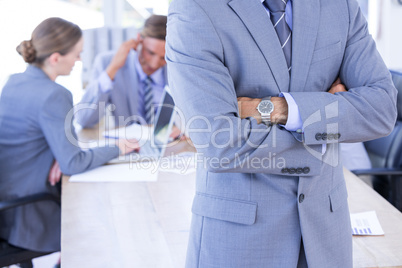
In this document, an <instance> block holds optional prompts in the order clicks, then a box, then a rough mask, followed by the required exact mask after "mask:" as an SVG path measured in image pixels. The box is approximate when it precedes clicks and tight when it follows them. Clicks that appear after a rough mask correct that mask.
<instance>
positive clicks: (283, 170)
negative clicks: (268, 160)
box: [281, 168, 289, 173]
mask: <svg viewBox="0 0 402 268" xmlns="http://www.w3.org/2000/svg"><path fill="white" fill-rule="evenodd" d="M281 172H282V173H288V172H289V170H288V169H287V168H282V170H281Z"/></svg>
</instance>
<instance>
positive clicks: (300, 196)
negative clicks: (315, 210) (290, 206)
mask: <svg viewBox="0 0 402 268" xmlns="http://www.w3.org/2000/svg"><path fill="white" fill-rule="evenodd" d="M303 201H304V194H300V195H299V203H303Z"/></svg>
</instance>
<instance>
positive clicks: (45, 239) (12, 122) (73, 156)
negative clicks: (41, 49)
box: [0, 66, 119, 251]
mask: <svg viewBox="0 0 402 268" xmlns="http://www.w3.org/2000/svg"><path fill="white" fill-rule="evenodd" d="M72 108H73V101H72V96H71V93H70V92H69V91H68V90H67V89H65V88H64V87H62V86H60V85H58V84H56V83H55V82H53V81H51V80H50V79H49V78H48V77H47V76H46V74H45V73H44V72H43V71H42V70H41V69H39V68H37V67H34V66H29V67H28V68H27V70H26V71H25V72H24V73H21V74H15V75H12V76H11V77H10V79H9V80H8V82H7V84H6V85H5V86H4V88H3V91H2V95H1V98H0V129H1V131H0V199H1V200H8V199H12V198H16V197H21V196H26V195H30V194H35V193H44V192H48V193H51V194H54V195H59V194H60V193H59V192H58V190H57V189H56V187H54V186H51V185H50V184H49V183H48V181H47V178H48V174H49V170H50V167H51V165H52V163H53V161H54V159H56V160H57V161H58V162H59V164H60V168H61V171H62V172H63V173H64V174H67V175H72V174H76V173H80V172H83V171H85V170H88V169H91V168H94V167H97V166H100V165H102V164H104V163H105V162H107V161H109V160H110V159H112V158H114V157H117V156H118V154H119V149H118V147H116V146H115V145H110V146H109V147H102V148H94V149H90V150H87V151H81V149H80V148H79V147H78V144H77V137H76V135H75V131H74V127H73V125H72V122H71V118H70V120H69V119H68V118H69V117H68V114H69V113H70V114H72ZM0 237H2V238H4V239H7V240H8V241H9V242H10V243H11V244H13V245H16V246H19V247H23V248H28V249H32V250H37V251H57V250H60V207H59V206H58V205H56V204H55V203H54V202H51V201H44V202H38V203H36V204H32V205H26V206H23V207H19V208H17V209H11V210H7V211H5V212H3V213H1V214H0Z"/></svg>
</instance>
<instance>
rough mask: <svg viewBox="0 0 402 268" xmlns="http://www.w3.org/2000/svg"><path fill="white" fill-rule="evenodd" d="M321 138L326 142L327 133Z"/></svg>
mask: <svg viewBox="0 0 402 268" xmlns="http://www.w3.org/2000/svg"><path fill="white" fill-rule="evenodd" d="M321 138H322V140H324V141H325V140H326V139H327V133H325V132H324V133H322V135H321Z"/></svg>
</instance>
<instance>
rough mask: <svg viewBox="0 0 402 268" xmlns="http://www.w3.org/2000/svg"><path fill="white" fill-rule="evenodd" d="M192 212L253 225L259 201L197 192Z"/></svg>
mask: <svg viewBox="0 0 402 268" xmlns="http://www.w3.org/2000/svg"><path fill="white" fill-rule="evenodd" d="M192 212H193V213H194V214H197V215H200V216H204V217H208V218H213V219H217V220H222V221H230V222H234V223H240V224H246V225H252V224H254V223H255V219H256V215H257V203H255V202H250V201H244V200H237V199H229V198H223V197H219V196H213V195H208V194H204V193H196V195H195V198H194V202H193V208H192Z"/></svg>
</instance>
